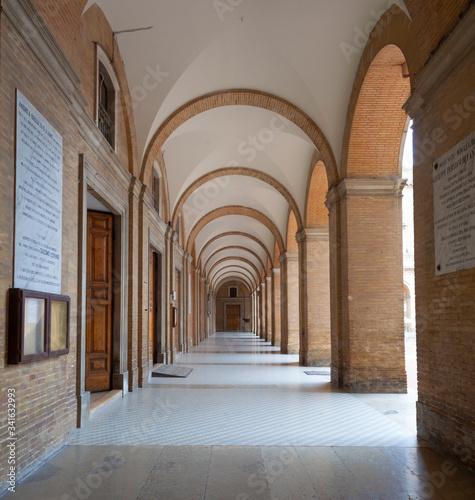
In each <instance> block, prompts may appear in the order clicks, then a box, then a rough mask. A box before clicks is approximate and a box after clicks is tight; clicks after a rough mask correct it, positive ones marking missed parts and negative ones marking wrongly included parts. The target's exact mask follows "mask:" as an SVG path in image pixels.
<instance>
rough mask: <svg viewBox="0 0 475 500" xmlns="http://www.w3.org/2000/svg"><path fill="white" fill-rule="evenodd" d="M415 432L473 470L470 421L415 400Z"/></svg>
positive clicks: (474, 441)
mask: <svg viewBox="0 0 475 500" xmlns="http://www.w3.org/2000/svg"><path fill="white" fill-rule="evenodd" d="M416 409H417V434H418V435H419V436H420V437H421V438H423V439H425V440H426V441H428V442H429V444H430V447H431V448H432V449H433V450H435V451H436V452H438V453H440V454H441V455H444V456H449V457H451V458H453V459H454V461H455V462H457V464H458V465H461V466H462V468H464V469H468V470H469V471H471V472H473V471H475V430H474V429H473V425H472V422H469V421H467V420H465V419H462V418H460V417H457V416H456V415H453V414H450V415H448V414H447V413H446V412H444V411H442V410H441V409H439V408H437V410H434V409H432V408H431V407H430V406H429V405H426V404H424V403H421V402H420V401H417V403H416Z"/></svg>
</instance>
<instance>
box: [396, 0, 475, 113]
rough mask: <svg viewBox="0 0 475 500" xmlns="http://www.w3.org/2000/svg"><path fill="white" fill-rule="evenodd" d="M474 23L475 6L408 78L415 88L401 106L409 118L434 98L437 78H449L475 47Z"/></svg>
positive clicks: (437, 85)
mask: <svg viewBox="0 0 475 500" xmlns="http://www.w3.org/2000/svg"><path fill="white" fill-rule="evenodd" d="M474 23H475V9H473V8H472V9H470V10H468V11H467V13H466V15H465V16H463V17H462V18H461V19H460V21H459V23H458V24H457V25H456V26H455V28H454V30H453V31H452V32H451V33H450V36H449V37H448V38H447V39H446V40H444V43H443V44H441V46H440V47H438V50H437V52H435V53H434V54H433V56H432V57H431V58H430V59H429V61H428V62H427V64H426V65H425V66H424V68H423V69H422V71H421V72H420V73H419V75H418V76H417V78H416V79H415V80H414V82H411V83H413V86H414V91H413V92H412V93H411V96H410V97H409V99H408V100H407V102H406V103H405V104H404V106H403V109H404V111H405V112H406V113H407V114H408V115H410V116H411V117H412V118H419V116H421V115H423V113H424V111H425V110H424V107H426V106H427V104H426V106H424V107H423V105H424V104H425V103H426V102H427V101H432V100H433V99H435V98H436V92H434V89H438V88H439V85H440V82H444V81H446V80H448V79H449V77H450V76H452V75H453V74H454V73H455V71H456V70H458V69H459V68H460V67H461V66H462V65H464V64H465V63H466V61H467V59H468V57H469V56H470V54H471V53H473V51H474V50H475V38H474V37H473V25H474Z"/></svg>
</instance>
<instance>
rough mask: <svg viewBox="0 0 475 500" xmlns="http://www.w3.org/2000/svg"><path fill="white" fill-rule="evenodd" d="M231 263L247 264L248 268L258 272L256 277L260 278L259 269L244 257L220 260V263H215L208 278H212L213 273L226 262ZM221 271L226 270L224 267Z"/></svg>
mask: <svg viewBox="0 0 475 500" xmlns="http://www.w3.org/2000/svg"><path fill="white" fill-rule="evenodd" d="M229 261H237V262H243V263H244V264H247V265H248V266H250V267H251V268H252V269H253V270H254V271H255V272H256V275H257V276H259V269H257V267H256V266H255V265H254V264H253V263H252V262H251V261H250V260H248V259H245V258H244V257H224V258H223V259H221V260H218V262H215V263H214V264H213V265H212V267H211V269H210V270H209V272H208V273H207V277H209V276H211V274H212V272H213V271H214V270H215V269H217V268H218V266H220V265H221V264H224V263H225V262H229ZM235 267H236V266H235ZM221 269H224V267H223V268H221ZM219 270H220V269H218V270H217V272H219ZM249 271H250V269H249Z"/></svg>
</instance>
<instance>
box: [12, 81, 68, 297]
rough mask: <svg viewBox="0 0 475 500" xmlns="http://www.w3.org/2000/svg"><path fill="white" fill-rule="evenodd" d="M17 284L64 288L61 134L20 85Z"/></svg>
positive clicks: (47, 289) (38, 288) (40, 288)
mask: <svg viewBox="0 0 475 500" xmlns="http://www.w3.org/2000/svg"><path fill="white" fill-rule="evenodd" d="M15 189H16V200H15V271H14V287H15V288H24V289H27V290H36V291H40V292H48V293H56V294H60V293H61V243H62V215H63V201H62V200H63V140H62V137H61V136H60V135H59V134H58V132H56V130H55V129H54V128H53V127H52V126H51V125H50V124H49V123H48V122H47V121H46V119H45V118H44V117H43V116H42V115H41V114H40V113H39V112H38V111H37V110H36V108H35V107H34V106H33V105H32V104H31V103H30V102H29V101H28V99H26V97H25V96H24V95H23V94H22V93H21V92H20V91H18V90H17V107H16V182H15Z"/></svg>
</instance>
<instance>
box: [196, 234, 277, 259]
mask: <svg viewBox="0 0 475 500" xmlns="http://www.w3.org/2000/svg"><path fill="white" fill-rule="evenodd" d="M241 242H242V244H243V245H245V246H247V247H249V248H250V249H252V250H254V252H255V253H256V254H258V255H259V256H260V258H261V259H262V260H265V259H266V257H268V258H271V253H270V252H269V249H268V248H267V247H266V246H265V244H264V243H263V242H262V241H261V240H260V239H259V238H257V237H256V236H253V235H252V234H249V233H245V232H239V231H228V232H225V233H221V234H218V235H217V236H214V237H212V238H211V239H209V240H208V242H207V243H206V244H205V245H204V246H203V248H202V249H201V251H200V252H199V254H198V258H197V259H196V262H197V264H198V267H200V266H201V260H202V259H203V261H204V262H206V260H207V259H208V257H209V256H210V255H211V254H212V253H213V252H214V251H215V249H216V248H218V249H219V248H222V247H223V246H226V245H231V244H233V245H240V244H241ZM263 253H264V254H265V256H264V255H263Z"/></svg>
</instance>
